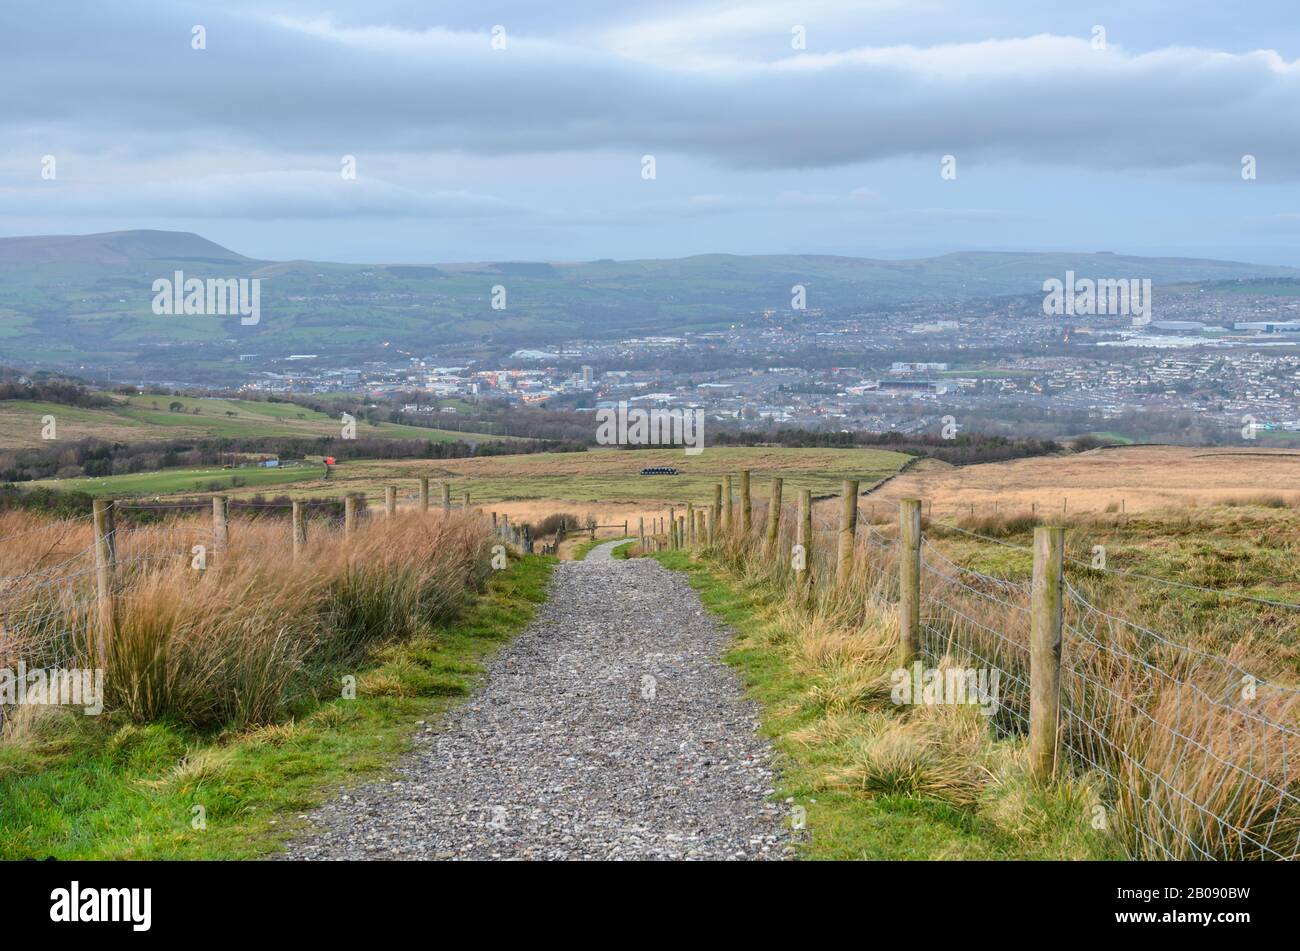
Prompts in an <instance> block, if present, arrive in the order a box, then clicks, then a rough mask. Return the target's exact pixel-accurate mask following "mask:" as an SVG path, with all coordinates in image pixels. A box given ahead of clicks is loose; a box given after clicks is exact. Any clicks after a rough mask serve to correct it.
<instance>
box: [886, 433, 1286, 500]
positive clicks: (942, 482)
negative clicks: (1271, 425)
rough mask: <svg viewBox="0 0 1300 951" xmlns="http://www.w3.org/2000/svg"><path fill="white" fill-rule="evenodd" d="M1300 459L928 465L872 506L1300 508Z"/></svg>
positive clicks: (1236, 453) (1164, 455)
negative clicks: (1283, 503) (1255, 501)
mask: <svg viewBox="0 0 1300 951" xmlns="http://www.w3.org/2000/svg"><path fill="white" fill-rule="evenodd" d="M1289 485H1300V452H1292V451H1288V450H1285V449H1236V448H1207V449H1200V448H1189V447H1183V446H1131V447H1120V448H1115V449H1094V450H1092V451H1090V452H1084V453H1079V454H1077V455H1065V456H1040V457H1035V458H1031V459H1016V460H1013V461H1011V462H997V463H984V464H981V465H973V466H966V467H963V468H954V467H952V466H947V465H943V464H941V463H940V464H936V463H933V462H929V461H926V462H923V463H920V464H918V465H917V466H914V467H913V468H912V469H910V470H909V471H907V472H905V473H903V474H902V475H901V476H899V477H898V478H896V479H893V480H892V481H890V482H889V483H887V484H886V485H884V486H882V487H881V489H880V490H879V491H878V492H877V493H874V494H873V495H872V496H871V498H872V499H876V498H878V499H880V500H882V501H897V500H898V499H905V498H919V499H925V500H929V501H930V502H932V504H933V506H934V509H933V514H934V515H935V516H936V517H938V516H940V515H942V516H945V517H949V516H953V515H959V514H964V513H969V511H970V507H971V505H974V506H975V510H976V512H977V513H989V512H992V511H993V509H994V507H995V505H996V506H997V507H998V508H999V509H1002V510H1005V509H1013V510H1023V511H1029V510H1030V508H1031V507H1036V509H1037V513H1038V514H1039V515H1048V514H1051V513H1058V512H1061V511H1062V507H1063V505H1064V510H1065V512H1066V513H1067V514H1069V513H1072V512H1085V511H1086V512H1106V511H1116V510H1118V508H1119V506H1120V503H1121V501H1122V502H1123V506H1124V511H1125V512H1130V513H1131V512H1141V511H1147V510H1151V509H1164V508H1179V507H1183V508H1186V507H1195V506H1201V505H1216V504H1228V503H1231V502H1233V501H1235V500H1241V499H1249V498H1251V497H1256V496H1261V495H1264V496H1275V497H1281V498H1284V499H1286V500H1287V502H1288V504H1296V503H1297V502H1300V489H1287V488H1286V486H1289Z"/></svg>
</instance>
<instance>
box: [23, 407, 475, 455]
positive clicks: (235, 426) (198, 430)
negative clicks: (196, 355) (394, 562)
mask: <svg viewBox="0 0 1300 951" xmlns="http://www.w3.org/2000/svg"><path fill="white" fill-rule="evenodd" d="M114 401H115V405H113V406H111V407H105V408H103V409H84V408H81V407H75V406H65V405H63V404H56V403H41V402H35V401H28V400H3V401H0V449H24V448H34V447H38V446H45V447H48V446H49V443H48V442H45V441H43V440H42V439H41V428H42V422H41V420H42V418H43V417H45V416H46V415H50V416H53V417H54V419H55V423H56V426H57V434H58V439H59V440H61V441H66V442H75V441H76V440H79V439H86V438H91V437H93V438H96V439H104V440H109V441H113V442H124V443H140V442H148V441H152V440H167V439H194V438H202V437H222V436H231V437H249V438H252V437H259V436H309V437H310V436H338V435H339V427H340V422H339V418H338V417H336V416H327V415H325V414H324V413H317V412H315V411H313V410H310V409H306V408H304V407H302V406H297V405H294V404H292V403H265V402H259V401H253V400H224V399H201V398H197V397H188V396H148V395H145V396H131V397H123V396H118V397H115V398H114ZM172 404H179V406H180V408H179V409H174V408H172ZM357 435H358V436H360V437H367V436H375V437H380V438H385V439H432V440H434V441H435V442H446V441H452V440H458V439H478V440H490V439H499V438H501V437H498V436H488V435H477V434H474V433H459V432H452V431H451V430H442V429H422V428H419V427H416V426H401V425H396V424H393V423H380V424H379V425H377V426H373V425H371V424H370V423H367V422H365V421H364V420H359V421H358V422H357Z"/></svg>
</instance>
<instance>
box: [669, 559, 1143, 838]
mask: <svg viewBox="0 0 1300 951" xmlns="http://www.w3.org/2000/svg"><path fill="white" fill-rule="evenodd" d="M652 557H655V558H656V559H657V560H658V561H659V562H660V563H661V564H663V565H665V566H666V567H668V568H670V569H673V570H677V571H682V572H685V573H686V575H687V577H688V579H689V581H690V584H691V586H692V587H693V588H694V589H695V590H696V591H697V592H698V593H699V595H700V598H701V601H702V602H703V603H704V606H705V607H706V608H708V609H709V610H710V611H711V612H712V613H714V614H715V615H716V616H717V617H718V618H719V619H721V620H722V621H723V622H725V623H726V624H727V625H729V626H730V627H731V628H732V629H733V630H734V631H736V639H735V642H734V646H733V647H732V649H731V650H730V651H729V652H728V653H727V654H726V657H725V659H726V661H727V662H728V663H729V664H731V665H732V666H733V667H735V668H736V669H737V671H738V672H739V673H740V675H741V677H742V679H743V681H744V683H745V685H746V687H747V689H748V691H749V694H750V695H751V696H752V697H754V698H755V699H756V700H757V701H758V702H759V703H760V705H761V708H762V713H761V720H762V728H763V732H764V734H765V735H766V736H768V737H769V738H770V739H771V740H772V742H773V744H774V746H775V748H776V750H777V752H778V761H777V762H778V767H779V775H778V778H777V781H778V789H779V795H780V796H781V797H783V798H785V799H787V800H791V799H792V800H793V802H792V803H791V806H792V807H793V806H795V805H798V806H802V807H803V808H804V809H805V810H806V811H807V812H806V822H807V832H806V834H805V838H804V841H803V844H802V854H803V857H804V858H807V859H888V860H898V859H1063V858H1068V859H1096V858H1114V857H1118V852H1117V849H1116V846H1115V844H1114V843H1113V841H1112V840H1111V839H1110V838H1109V837H1108V836H1107V835H1106V834H1105V833H1104V832H1099V831H1097V830H1095V829H1094V828H1093V827H1092V826H1091V824H1090V822H1091V820H1092V818H1093V817H1094V816H1095V815H1096V813H1095V810H1094V806H1095V804H1096V795H1095V792H1094V791H1093V790H1092V789H1090V788H1089V787H1088V786H1086V785H1084V784H1081V783H1064V784H1061V785H1058V786H1055V787H1051V788H1047V787H1041V786H1038V785H1036V784H1034V783H1033V782H1032V781H1031V780H1030V779H1029V777H1028V775H1027V773H1026V772H1025V770H1024V760H1025V757H1024V748H1023V744H1020V743H1016V742H1012V741H998V742H994V741H993V740H992V739H991V738H990V737H989V736H988V731H987V729H986V726H985V724H982V723H979V721H978V719H977V718H978V717H979V714H978V713H977V712H976V711H975V710H974V709H973V708H969V707H968V708H959V709H956V710H954V709H952V708H948V709H942V708H925V707H908V708H897V707H894V706H893V705H892V704H891V703H890V702H889V693H888V683H887V682H886V684H885V686H884V692H883V697H882V696H881V691H880V685H879V683H878V682H874V681H872V680H871V678H870V677H869V676H864V675H863V674H862V672H861V670H860V669H854V668H853V666H852V665H844V664H843V663H842V660H843V658H842V657H841V658H839V659H838V660H837V661H836V662H835V663H833V664H817V663H808V662H807V660H806V657H807V654H808V653H809V648H810V646H814V645H820V649H822V650H826V649H827V648H826V644H828V643H829V642H830V641H831V640H833V639H834V638H835V637H836V635H835V633H834V632H829V631H827V630H825V629H824V628H823V629H820V630H819V629H817V626H816V624H815V623H814V622H813V620H812V619H810V618H800V617H799V616H798V615H792V614H791V613H790V611H789V610H788V606H787V604H786V602H785V601H784V599H783V598H782V597H781V596H780V595H779V594H778V593H777V592H774V591H773V590H771V589H769V588H768V587H767V586H765V585H763V584H761V583H751V582H746V581H745V580H743V579H742V578H741V577H740V576H738V575H735V574H733V573H729V572H727V571H726V570H725V569H723V568H721V567H720V566H718V565H716V564H713V563H710V562H708V561H706V560H702V559H695V558H693V557H692V556H691V555H690V554H689V553H686V552H678V551H670V552H661V553H657V554H655V555H653V556H652Z"/></svg>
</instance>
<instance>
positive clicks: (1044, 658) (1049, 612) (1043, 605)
mask: <svg viewBox="0 0 1300 951" xmlns="http://www.w3.org/2000/svg"><path fill="white" fill-rule="evenodd" d="M1064 555H1065V529H1064V528H1060V527H1055V526H1047V525H1040V526H1038V527H1036V528H1035V529H1034V579H1033V586H1032V588H1031V589H1030V590H1031V599H1032V612H1033V613H1032V616H1031V625H1030V633H1029V766H1030V769H1031V771H1032V772H1033V775H1034V777H1035V778H1036V779H1039V780H1044V781H1045V780H1049V779H1051V778H1052V773H1053V771H1054V770H1055V767H1056V743H1057V720H1058V714H1059V712H1060V704H1061V615H1062V588H1063V575H1062V569H1063V567H1064V561H1065V558H1064Z"/></svg>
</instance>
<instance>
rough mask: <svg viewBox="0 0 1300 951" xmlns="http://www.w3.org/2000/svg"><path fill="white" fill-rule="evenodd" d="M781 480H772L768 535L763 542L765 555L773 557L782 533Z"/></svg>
mask: <svg viewBox="0 0 1300 951" xmlns="http://www.w3.org/2000/svg"><path fill="white" fill-rule="evenodd" d="M782 485H783V481H782V480H781V478H780V477H779V476H778V477H775V478H773V479H772V491H771V494H769V495H768V497H767V534H766V537H765V538H764V540H763V555H764V556H765V557H767V558H771V557H772V552H773V551H774V550H775V549H776V539H777V536H778V535H779V534H780V533H781V486H782Z"/></svg>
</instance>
